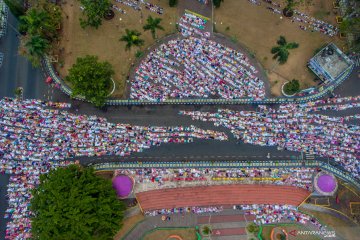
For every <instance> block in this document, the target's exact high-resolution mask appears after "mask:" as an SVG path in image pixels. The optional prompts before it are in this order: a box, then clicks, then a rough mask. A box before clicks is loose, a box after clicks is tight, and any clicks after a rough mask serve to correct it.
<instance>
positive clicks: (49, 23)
mask: <svg viewBox="0 0 360 240" xmlns="http://www.w3.org/2000/svg"><path fill="white" fill-rule="evenodd" d="M60 24H61V10H60V8H59V6H57V5H55V4H52V3H48V2H46V3H44V4H38V5H36V6H33V7H31V8H30V9H29V10H28V11H26V14H25V15H24V16H21V17H20V25H19V31H20V32H25V33H26V34H30V35H39V36H40V37H42V38H46V39H47V40H49V41H52V40H54V39H56V38H57V37H58V32H57V29H58V27H59V26H60Z"/></svg>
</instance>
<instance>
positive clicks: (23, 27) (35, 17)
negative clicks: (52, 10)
mask: <svg viewBox="0 0 360 240" xmlns="http://www.w3.org/2000/svg"><path fill="white" fill-rule="evenodd" d="M46 18H47V14H46V12H44V11H40V12H38V11H37V10H36V9H30V10H29V11H28V12H27V13H26V15H24V16H21V17H20V26H19V29H20V32H22V31H24V32H27V33H29V34H38V33H41V32H42V26H43V23H44V22H45V21H46Z"/></svg>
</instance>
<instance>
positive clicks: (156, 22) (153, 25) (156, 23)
mask: <svg viewBox="0 0 360 240" xmlns="http://www.w3.org/2000/svg"><path fill="white" fill-rule="evenodd" d="M161 20H162V19H161V18H153V17H152V16H149V17H148V18H147V19H146V22H147V23H146V24H145V25H144V27H143V29H144V31H147V30H150V31H151V35H152V37H153V38H154V39H155V38H156V35H155V33H156V29H160V30H163V31H164V28H163V27H162V26H161V25H160V23H161Z"/></svg>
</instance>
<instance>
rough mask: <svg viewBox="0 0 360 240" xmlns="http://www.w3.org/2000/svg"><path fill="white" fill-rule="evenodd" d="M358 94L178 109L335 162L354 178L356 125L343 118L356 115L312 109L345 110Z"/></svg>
mask: <svg viewBox="0 0 360 240" xmlns="http://www.w3.org/2000/svg"><path fill="white" fill-rule="evenodd" d="M359 99H360V97H359V96H358V97H346V98H333V99H328V100H319V101H315V102H308V103H304V104H286V105H281V106H280V107H279V109H277V110H276V109H272V108H269V107H267V106H261V107H260V108H259V109H260V110H259V111H257V112H255V111H234V110H230V109H219V110H218V111H217V112H215V113H210V112H199V111H181V112H180V114H182V115H188V116H191V117H192V119H193V120H202V121H211V122H214V125H215V126H223V127H226V128H228V129H230V130H231V132H232V133H233V135H234V136H235V137H236V138H237V139H239V140H241V141H243V142H245V143H250V144H256V145H261V146H277V147H278V148H279V149H283V150H290V151H298V152H305V153H310V154H316V155H319V156H322V157H328V158H330V159H334V160H335V161H337V162H339V163H340V164H341V165H342V166H344V168H345V169H346V170H347V171H349V172H350V173H351V174H352V175H353V176H354V177H355V178H358V179H359V178H360V175H359V173H360V164H359V159H360V155H359V152H360V151H359V150H360V137H359V136H360V126H359V125H353V124H349V123H348V122H347V120H353V119H359V115H358V114H356V115H349V116H342V117H332V116H328V115H322V114H313V113H312V112H316V111H323V110H333V111H340V110H347V109H352V108H358V107H360V101H359Z"/></svg>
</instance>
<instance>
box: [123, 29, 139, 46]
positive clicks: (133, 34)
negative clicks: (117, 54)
mask: <svg viewBox="0 0 360 240" xmlns="http://www.w3.org/2000/svg"><path fill="white" fill-rule="evenodd" d="M125 33H126V34H125V35H123V36H122V37H121V38H120V41H123V42H126V45H125V49H126V50H130V49H131V47H132V46H137V47H140V46H142V45H144V40H143V39H141V38H140V36H141V33H140V32H138V31H136V30H129V29H125Z"/></svg>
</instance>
